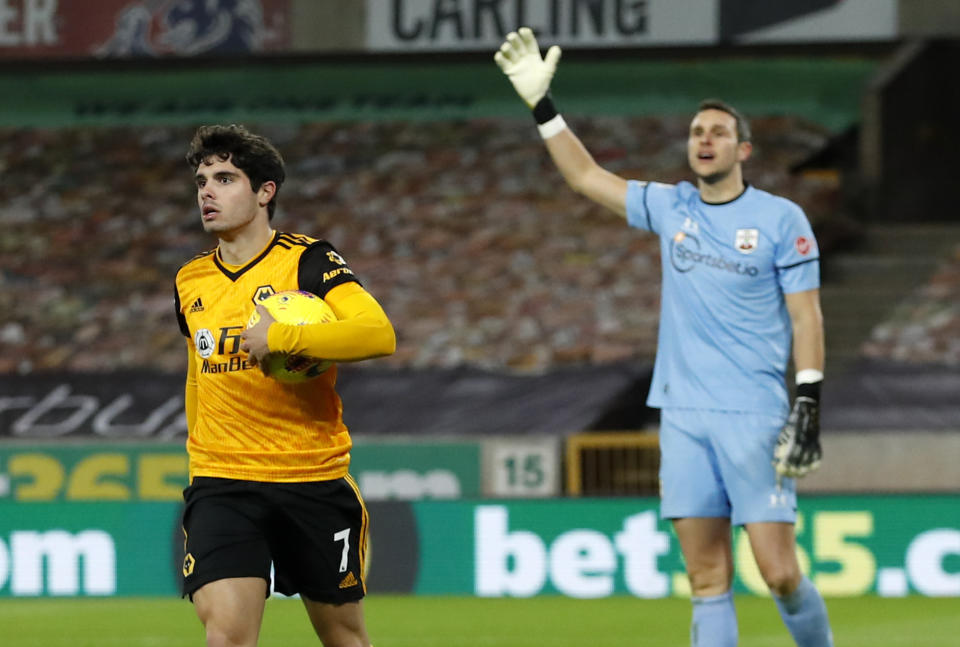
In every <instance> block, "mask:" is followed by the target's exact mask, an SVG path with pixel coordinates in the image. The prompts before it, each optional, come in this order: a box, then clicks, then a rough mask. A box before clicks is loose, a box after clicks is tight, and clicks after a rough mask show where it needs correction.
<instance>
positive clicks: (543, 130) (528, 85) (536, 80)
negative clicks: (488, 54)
mask: <svg viewBox="0 0 960 647" xmlns="http://www.w3.org/2000/svg"><path fill="white" fill-rule="evenodd" d="M560 54H561V52H560V48H559V47H558V46H556V45H554V46H553V47H551V48H550V49H549V50H547V54H546V56H545V57H542V56H541V55H540V46H539V45H538V44H537V39H536V37H535V36H534V35H533V30H531V29H530V28H529V27H521V28H520V29H518V30H517V31H516V32H510V33H509V34H507V39H506V40H505V41H504V43H503V45H501V46H500V49H499V50H497V53H496V54H495V55H494V57H493V58H494V61H496V63H497V65H498V66H499V67H500V69H501V70H502V71H503V73H504V74H505V75H506V76H507V78H508V79H510V82H511V83H512V84H513V87H514V89H515V90H516V91H517V94H518V95H520V98H521V99H523V100H524V102H525V103H526V104H527V106H528V107H529V108H531V109H532V110H533V113H534V117H535V118H536V120H537V123H538V128H539V130H540V134H541V136H542V137H543V139H544V142H545V143H546V146H547V150H548V151H549V152H550V156H551V157H552V158H553V161H554V163H555V164H556V165H557V169H559V171H560V173H561V175H563V177H564V179H565V180H566V181H567V184H569V185H570V187H571V188H572V189H573V190H574V191H576V192H577V193H580V194H582V195H584V196H586V197H588V198H590V199H591V200H593V201H594V202H596V203H598V204H600V205H602V206H604V207H607V208H608V209H610V210H612V211H614V212H615V213H618V214H620V215H621V216H622V217H624V218H626V215H627V208H626V197H627V181H626V180H624V179H623V178H621V177H619V176H618V175H615V174H614V173H610V172H609V171H607V170H606V169H604V168H602V167H601V166H600V165H598V164H597V163H596V161H595V160H594V159H593V156H592V155H590V152H589V151H587V149H586V147H585V146H584V145H583V143H582V142H581V141H580V139H579V138H578V137H577V136H576V135H574V134H573V131H571V130H570V129H569V128H568V127H567V125H566V123H565V122H564V121H563V118H562V117H560V115H559V114H557V112H556V109H555V108H554V107H553V102H552V100H551V99H550V95H549V94H548V93H549V91H550V81H551V80H552V79H553V75H554V73H555V72H556V69H557V63H558V62H559V60H560Z"/></svg>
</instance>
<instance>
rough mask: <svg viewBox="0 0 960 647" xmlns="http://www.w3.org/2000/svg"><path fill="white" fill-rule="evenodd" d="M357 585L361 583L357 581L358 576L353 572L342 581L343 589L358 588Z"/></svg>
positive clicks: (341, 586)
mask: <svg viewBox="0 0 960 647" xmlns="http://www.w3.org/2000/svg"><path fill="white" fill-rule="evenodd" d="M357 584H359V582H358V581H357V578H356V576H355V575H354V574H353V571H351V572H349V573H347V576H346V577H345V578H343V579H342V580H340V588H341V589H349V588H350V587H351V586H356V585H357Z"/></svg>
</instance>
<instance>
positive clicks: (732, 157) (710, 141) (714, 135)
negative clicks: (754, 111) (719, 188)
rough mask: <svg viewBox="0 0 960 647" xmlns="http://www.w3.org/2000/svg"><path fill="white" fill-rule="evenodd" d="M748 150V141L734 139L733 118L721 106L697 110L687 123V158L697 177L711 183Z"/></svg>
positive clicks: (716, 180)
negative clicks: (691, 120) (688, 134)
mask: <svg viewBox="0 0 960 647" xmlns="http://www.w3.org/2000/svg"><path fill="white" fill-rule="evenodd" d="M749 154H750V144H749V143H748V142H740V141H738V140H737V120H736V119H735V118H734V116H733V115H731V114H729V113H727V112H724V111H722V110H714V109H712V108H711V109H709V110H703V111H701V112H698V113H697V114H696V116H694V118H693V122H691V124H690V136H689V138H688V139H687V160H688V161H689V163H690V168H691V169H693V172H694V173H695V174H696V176H697V177H698V178H700V179H701V180H703V181H704V182H707V183H709V184H714V183H716V182H719V181H721V180H723V179H724V178H726V177H728V176H729V175H730V172H731V171H733V169H734V168H736V167H737V165H739V164H740V163H741V162H743V161H744V160H746V159H747V157H748V156H749Z"/></svg>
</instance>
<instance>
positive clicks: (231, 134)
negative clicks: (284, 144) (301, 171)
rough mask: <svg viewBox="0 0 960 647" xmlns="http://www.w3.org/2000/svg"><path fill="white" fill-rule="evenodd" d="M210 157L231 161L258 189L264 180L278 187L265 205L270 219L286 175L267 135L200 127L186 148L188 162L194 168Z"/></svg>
mask: <svg viewBox="0 0 960 647" xmlns="http://www.w3.org/2000/svg"><path fill="white" fill-rule="evenodd" d="M209 157H217V158H219V159H220V160H222V161H226V160H230V161H231V162H232V163H233V165H234V166H236V167H237V168H238V169H240V170H241V171H243V172H244V173H246V175H247V177H248V178H250V187H251V188H252V189H253V190H254V191H259V190H260V187H261V186H263V183H264V182H268V181H269V182H273V183H275V184H276V185H277V190H276V192H275V193H274V194H273V198H271V200H270V202H269V203H268V204H267V213H268V214H269V217H270V219H271V220H272V219H273V212H274V211H275V210H276V208H277V194H278V193H280V185H281V184H283V180H284V178H285V177H286V172H285V171H284V169H283V157H281V155H280V151H278V150H277V149H276V147H275V146H274V145H273V144H271V143H270V142H269V140H267V138H266V137H263V136H261V135H256V134H254V133H252V132H250V131H249V130H247V129H246V128H244V127H243V126H239V125H237V124H230V125H229V126H222V125H217V126H201V127H200V128H198V129H197V132H196V133H195V134H194V136H193V139H192V140H191V141H190V147H189V148H188V149H187V163H188V164H189V165H190V166H191V168H193V169H194V170H196V169H197V168H199V167H200V164H202V163H203V161H204V160H206V159H207V158H209Z"/></svg>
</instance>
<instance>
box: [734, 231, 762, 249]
mask: <svg viewBox="0 0 960 647" xmlns="http://www.w3.org/2000/svg"><path fill="white" fill-rule="evenodd" d="M759 242H760V230H759V229H738V230H737V239H736V240H735V241H734V243H733V245H734V247H736V248H737V251H738V252H740V253H741V254H752V253H753V252H755V251H756V250H757V244H758V243H759Z"/></svg>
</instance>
